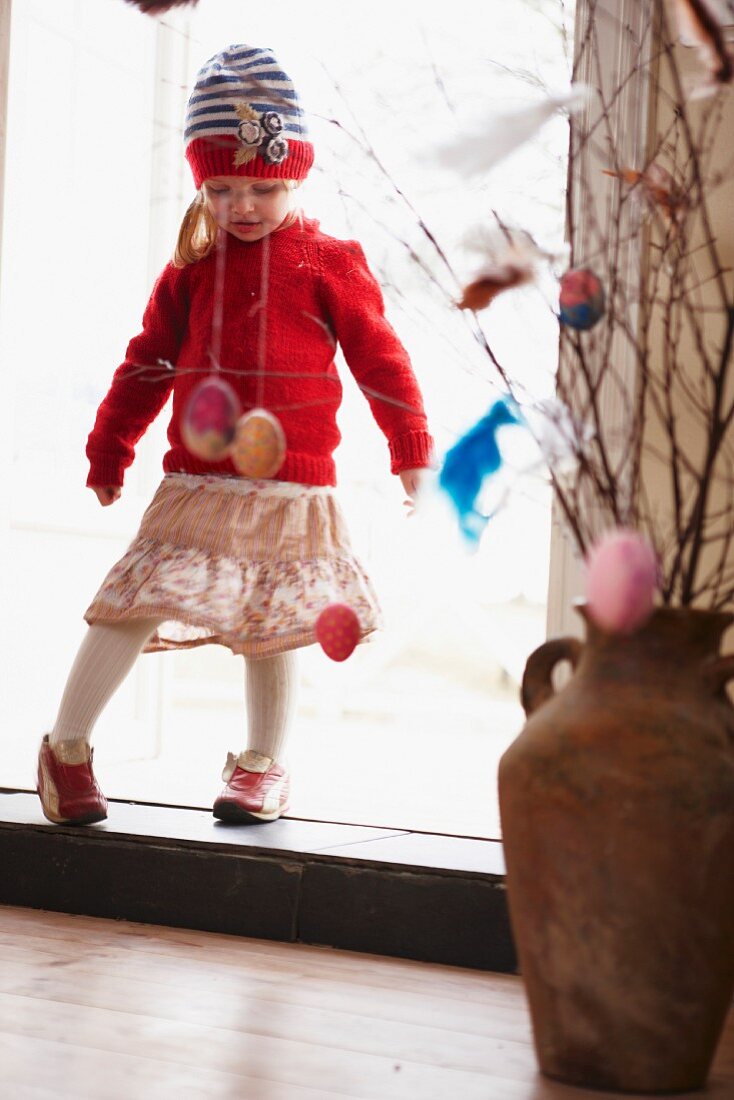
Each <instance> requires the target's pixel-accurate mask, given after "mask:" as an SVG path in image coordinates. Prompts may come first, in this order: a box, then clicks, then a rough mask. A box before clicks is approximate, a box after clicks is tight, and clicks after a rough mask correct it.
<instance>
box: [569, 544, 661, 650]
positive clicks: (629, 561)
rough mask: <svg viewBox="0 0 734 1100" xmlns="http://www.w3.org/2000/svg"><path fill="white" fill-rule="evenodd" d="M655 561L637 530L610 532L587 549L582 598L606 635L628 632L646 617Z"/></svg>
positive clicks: (655, 576) (652, 591)
mask: <svg viewBox="0 0 734 1100" xmlns="http://www.w3.org/2000/svg"><path fill="white" fill-rule="evenodd" d="M657 582H658V563H657V558H656V556H655V551H654V550H653V548H652V546H651V545H650V543H649V542H648V541H647V539H646V538H644V537H643V536H642V535H640V534H638V533H637V531H623V530H619V531H612V532H610V533H609V534H606V535H604V536H603V537H602V538H601V539H600V540H599V541H598V542H597V543H596V544H595V545H594V546H593V547H592V548H591V550H590V551H589V555H588V558H587V573H586V599H587V607H588V612H589V615H590V617H591V618H592V619H593V621H594V622H595V623H596V624H597V626H600V627H601V629H602V630H606V631H608V632H609V633H610V634H632V633H633V632H634V631H635V630H637V629H639V627H641V626H642V625H643V624H644V623H645V622H646V621H647V619H648V618H649V617H650V615H651V614H652V610H653V605H654V600H655V591H656V589H657Z"/></svg>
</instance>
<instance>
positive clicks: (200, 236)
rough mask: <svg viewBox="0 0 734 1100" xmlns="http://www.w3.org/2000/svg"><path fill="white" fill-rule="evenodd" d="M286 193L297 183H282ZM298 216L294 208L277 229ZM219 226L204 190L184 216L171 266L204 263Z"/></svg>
mask: <svg viewBox="0 0 734 1100" xmlns="http://www.w3.org/2000/svg"><path fill="white" fill-rule="evenodd" d="M283 182H284V183H285V185H286V187H287V188H288V190H289V191H295V189H296V188H297V187H298V186H299V184H300V182H301V181H300V180H284V181H283ZM298 217H299V211H298V210H296V209H295V208H294V209H292V210H289V212H288V213H287V214H286V216H285V218H284V220H283V221H282V223H281V224H280V225H279V226H278V229H276V230H274V232H276V233H277V232H278V230H281V229H287V228H288V226H289V225H293V223H294V221H296V220H297V218H298ZM217 231H218V226H217V223H216V221H215V220H214V216H213V215H212V213H211V211H210V210H209V207H208V206H207V204H206V198H205V197H204V191H203V189H202V190H200V191H198V192H197V195H196V198H195V199H194V201H193V202H192V203H191V204H190V205H189V208H188V210H187V211H186V213H185V214H184V216H183V221H182V222H181V228H180V229H179V231H178V240H177V241H176V247H175V249H174V251H173V266H174V267H186V265H187V264H195V263H197V262H198V261H199V260H203V259H204V257H205V256H208V255H209V253H210V252H211V251H212V249H213V248H214V245H215V244H216V241H217Z"/></svg>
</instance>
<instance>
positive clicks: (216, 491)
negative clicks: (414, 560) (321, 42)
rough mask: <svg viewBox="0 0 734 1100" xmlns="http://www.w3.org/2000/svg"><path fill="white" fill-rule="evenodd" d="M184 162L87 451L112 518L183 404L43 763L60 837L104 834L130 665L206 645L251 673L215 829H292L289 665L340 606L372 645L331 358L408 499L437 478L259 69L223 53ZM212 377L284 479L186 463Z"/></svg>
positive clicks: (413, 397)
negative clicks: (195, 401)
mask: <svg viewBox="0 0 734 1100" xmlns="http://www.w3.org/2000/svg"><path fill="white" fill-rule="evenodd" d="M185 146H186V158H187V160H188V162H189V165H190V167H191V170H192V172H193V176H194V181H195V184H196V187H197V189H198V194H197V197H196V199H195V200H194V202H193V203H192V204H191V206H190V207H189V209H188V211H187V212H186V215H185V217H184V220H183V224H182V226H181V230H180V233H179V239H178V244H177V247H176V252H175V255H174V258H173V261H172V263H169V264H168V266H167V267H166V268H165V270H164V271H163V273H162V275H161V276H160V278H159V279H158V281H157V283H156V284H155V287H154V288H153V293H152V295H151V298H150V301H149V302H148V306H147V309H146V311H145V315H144V317H143V331H142V332H141V333H140V335H139V336H136V337H135V338H134V339H133V340H132V341H131V342H130V344H129V346H128V349H127V354H126V357H125V361H124V363H123V364H122V366H120V367H119V369H118V370H117V371H116V372H115V375H114V377H113V380H112V385H111V387H110V390H109V392H108V394H107V396H106V397H105V399H104V400H103V402H102V404H101V405H100V407H99V410H98V413H97V418H96V422H95V425H94V429H93V431H92V433H91V435H90V436H89V441H88V444H87V456H88V458H89V462H90V472H89V477H88V479H87V485H88V486H89V487H90V488H91V489H92V490H93V491H94V492H95V493H96V495H97V497H98V499H99V501H100V504H102V505H103V506H106V505H109V504H112V503H113V502H114V501H116V500H117V499H118V498H119V496H120V493H121V489H122V484H123V478H124V472H125V470H126V469H127V467H128V466H129V465H130V464H131V462H132V461H133V457H134V448H135V444H136V443H137V442H138V440H139V439H140V437H141V436H142V434H143V432H144V431H145V430H146V428H147V427H148V426H149V424H150V423H151V422H152V421H153V419H154V418H155V417H156V415H157V414H158V413H159V412H160V411H161V409H162V408H163V406H164V404H165V403H166V400H167V398H168V396H169V394H170V393H171V391H173V415H172V417H171V423H170V425H169V428H168V441H169V444H170V448H169V450H168V451H167V453H166V455H165V457H164V459H163V468H164V471H165V476H164V479H163V482H162V483H161V485H160V486H159V488H158V491H157V492H156V494H155V496H154V498H153V500H152V502H151V504H150V505H149V507H148V509H147V511H146V512H145V515H144V516H143V520H142V523H141V526H140V530H139V532H138V534H137V536H136V538H135V539H134V541H133V542H132V544H131V546H130V547H129V549H128V551H127V552H126V554H125V555H124V557H123V558H122V559H121V560H120V561H119V562H118V563H117V565H115V566H114V568H113V569H112V570H111V572H110V573H109V574H108V576H107V577H106V579H105V581H104V583H103V584H102V587H101V588H100V590H99V592H98V593H97V595H96V596H95V598H94V600H93V601H92V604H91V606H90V607H89V608H88V610H87V612H86V614H85V619H86V621H87V622H88V623H89V630H88V632H87V635H86V637H85V639H84V641H83V642H82V645H81V648H80V650H79V653H78V656H77V658H76V661H75V663H74V666H73V668H72V670H71V673H70V676H69V680H68V683H67V685H66V689H65V692H64V696H63V699H62V702H61V707H60V709H59V713H58V716H57V719H56V724H55V725H54V728H53V730H52V731H51V733H50V734H47V735H46V736H45V737H44V739H43V743H42V745H41V749H40V753H39V762H38V793H39V795H40V798H41V803H42V806H43V812H44V814H45V815H46V817H47V818H48V819H49V820H50V821H53V822H58V823H65V824H88V823H91V822H95V821H101V820H103V819H104V818H105V817H106V816H107V802H106V800H105V798H104V795H103V794H102V792H101V791H100V789H99V786H98V785H97V782H96V780H95V777H94V773H93V770H92V750H91V748H90V741H91V734H92V729H93V726H94V723H95V721H96V719H97V718H98V716H99V714H100V713H101V711H102V709H103V708H104V706H105V705H106V703H107V702H108V700H109V699H110V697H111V696H112V694H113V693H114V692H115V690H116V689H117V687H118V686H119V685H120V684H121V682H122V680H123V679H124V677H125V676H126V675H127V673H128V672H129V671H130V669H131V667H132V665H133V664H134V662H135V660H136V658H137V656H138V654H139V653H140V652H141V650H143V649H145V650H146V651H147V652H155V651H160V650H165V649H172V648H183V647H190V646H196V645H203V644H205V643H207V642H215V643H219V644H221V645H225V646H228V647H229V648H230V649H231V650H232V652H234V653H240V654H242V655H243V656H244V659H245V666H246V696H247V736H248V743H247V748H246V749H245V750H244V751H243V752H241V753H240V754H239V755H238V756H237V757H235V756H234V755H232V754H230V757H229V759H228V763H227V765H226V767H225V771H224V774H223V779H224V780H225V784H226V785H225V787H224V790H223V791H222V793H221V794H220V796H219V797H218V798H217V800H216V801H215V803H214V814H215V816H216V817H217V818H219V819H221V820H224V821H273V820H275V819H276V818H278V817H279V816H280V815H281V814H282V813H283V812H284V811H285V810H286V809H287V808H288V788H289V777H288V773H287V772H286V770H285V768H284V767H283V763H282V753H283V746H284V743H285V740H286V736H287V734H288V730H289V726H290V723H291V718H292V715H293V710H294V703H295V694H296V665H295V655H294V650H295V649H297V648H298V647H299V646H305V645H310V644H312V643H313V642H314V641H315V633H314V629H315V624H316V620H317V618H318V616H319V614H320V612H321V611H322V610H323V609H324V608H325V607H326V606H328V605H329V604H331V603H334V602H339V603H344V604H347V605H348V606H349V607H351V608H352V610H353V611H354V612H355V613H356V615H357V617H358V619H359V627H360V635H361V637H362V638H364V637H365V636H366V635H368V634H370V633H371V632H372V631H373V630H374V629H375V627H376V626H377V625H378V617H379V610H378V606H377V601H376V599H375V596H374V593H373V591H372V587H371V585H370V582H369V579H368V577H367V576H366V574H365V572H364V570H363V568H362V567H361V565H360V564H359V562H358V561H357V559H356V558H355V557H354V555H353V553H352V550H351V547H350V544H349V537H348V534H347V532H346V529H345V525H344V521H343V518H342V515H341V512H340V510H339V506H338V504H337V502H336V499H335V497H334V494H333V492H332V488H331V487H332V486H334V485H335V483H336V477H335V467H334V461H333V458H332V454H333V451H334V449H335V448H336V446H337V444H338V442H339V439H340V435H339V431H338V428H337V425H336V412H337V409H338V407H339V403H340V400H341V392H342V390H341V384H340V382H339V378H338V375H337V372H336V368H335V366H334V351H335V347H336V342H337V341H338V342H339V344H341V347H342V349H343V352H344V355H345V357H346V360H347V362H348V364H349V367H350V370H351V371H352V373H353V375H354V377H355V378H356V380H357V382H358V384H359V385H360V387H361V388H362V390H363V392H364V393H365V395H366V397H367V400H368V401H369V404H370V407H371V410H372V414H373V416H374V418H375V420H376V421H377V423H378V425H379V427H380V428H381V429H382V431H383V432H384V434H385V436H386V437H387V441H388V447H389V451H390V461H391V470H392V472H393V473H395V474H398V475H399V476H400V478H401V481H402V483H403V486H404V488H405V490H406V492H407V494H408V496H409V497H412V496H413V495H414V494H415V492H416V490H417V488H418V485H419V481H420V476H421V472H422V470H423V469H424V468H425V467H426V466H427V465H428V464H429V462H430V458H431V449H432V441H431V437H430V435H429V434H428V430H427V424H426V418H425V414H424V412H423V404H422V400H421V395H420V391H419V389H418V386H417V383H416V380H415V377H414V375H413V372H412V369H411V366H410V362H409V359H408V356H407V354H406V352H405V350H404V348H403V347H402V345H401V344H400V342H399V341H398V339H397V337H396V335H395V333H394V331H393V329H392V328H391V327H390V325H389V323H388V322H387V320H386V319H385V316H384V306H383V301H382V296H381V293H380V289H379V287H378V285H377V283H376V281H375V279H374V278H373V277H372V275H371V274H370V272H369V270H368V268H367V266H366V263H365V258H364V254H363V252H362V249H361V248H360V246H359V245H358V244H356V243H355V242H353V241H339V240H335V239H334V238H332V237H328V236H326V235H325V234H324V233H322V232H321V231H320V230H319V227H318V223H317V222H315V221H311V220H308V219H304V218H300V217H299V216H297V214H296V213H295V211H294V208H293V197H294V188H295V187H296V186H297V184H298V183H299V182H300V181H301V180H303V179H304V178H305V177H306V175H307V173H308V170H309V168H310V167H311V164H312V162H313V146H312V145H311V143H310V142H309V140H308V134H307V130H306V126H305V123H304V117H303V112H302V110H301V108H300V105H299V100H298V96H297V94H296V91H295V89H294V87H293V85H292V83H291V81H290V80H289V78H288V77H287V75H286V74H285V73H284V72H283V71H282V69H280V67H279V65H278V63H277V61H276V59H275V57H274V55H273V53H272V52H271V51H270V50H267V49H258V48H253V47H250V46H242V45H240V46H231V47H229V49H226V50H223V51H222V52H221V53H219V54H217V55H216V56H215V57H213V58H212V59H211V60H210V61H209V62H208V63H207V64H206V65H205V66H204V67H203V68H202V69H201V71H200V72H199V74H198V76H197V80H196V85H195V87H194V90H193V93H192V95H191V98H190V100H189V104H188V109H187V115H186V127H185ZM213 372H215V373H216V376H217V377H218V378H220V379H222V380H224V381H226V382H228V383H229V385H230V386H231V387H233V389H234V391H235V392H236V394H237V397H238V398H239V402H240V403H241V407H242V411H243V412H247V411H248V410H252V409H253V408H254V407H256V406H257V407H264V408H265V409H266V410H267V411H268V412H269V413H271V414H273V415H274V416H275V417H277V419H278V420H279V422H280V425H281V427H282V429H283V432H284V434H285V444H286V449H285V456H284V458H283V461H282V464H281V465H280V467H279V469H278V470H277V474H276V476H275V477H274V478H272V479H270V480H264V479H251V478H248V477H243V476H241V475H239V474H238V470H237V468H236V467H235V465H233V463H232V461H231V459H230V458H229V457H223V458H219V459H217V460H216V461H214V460H212V461H209V460H206V459H203V458H201V457H197V456H196V454H195V453H193V452H194V450H195V448H191V449H187V447H186V446H185V445H184V442H183V441H182V429H183V438H185V439H186V440H187V442H188V441H189V440H188V438H187V436H186V430H185V428H186V424H185V420H186V410H187V406H188V403H189V400H190V398H191V395H192V392H194V391H195V390H196V387H197V386H198V385H200V383H201V382H202V379H204V378H207V377H212V373H213Z"/></svg>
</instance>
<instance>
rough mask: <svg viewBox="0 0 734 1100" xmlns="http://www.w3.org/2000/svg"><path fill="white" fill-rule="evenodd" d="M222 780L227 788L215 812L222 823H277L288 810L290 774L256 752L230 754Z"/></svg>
mask: <svg viewBox="0 0 734 1100" xmlns="http://www.w3.org/2000/svg"><path fill="white" fill-rule="evenodd" d="M222 779H223V780H224V782H225V783H226V784H227V785H226V787H225V788H224V790H223V791H222V793H221V794H220V796H219V798H218V799H217V800H216V802H215V803H214V811H213V812H214V816H215V817H218V818H219V820H220V821H276V820H277V818H279V817H280V815H281V814H283V813H285V811H286V810H287V809H288V794H289V791H290V776H289V775H288V772H287V771H286V770H285V768H284V767H283V766H282V765H281V764H276V763H275V761H274V760H271V758H270V757H269V756H263V755H262V753H259V752H255V750H254V749H247V750H246V751H245V752H242V753H240V755H239V756H235V755H234V753H231V752H230V753H229V754H228V755H227V763H226V764H225V765H224V771H223V772H222Z"/></svg>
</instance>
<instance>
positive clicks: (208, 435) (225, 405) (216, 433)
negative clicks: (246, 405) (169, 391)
mask: <svg viewBox="0 0 734 1100" xmlns="http://www.w3.org/2000/svg"><path fill="white" fill-rule="evenodd" d="M240 412H241V408H240V403H239V400H238V398H237V394H236V393H235V392H234V390H233V389H232V387H231V386H230V384H229V382H225V381H224V379H223V378H217V377H212V378H205V379H204V381H203V382H200V383H199V385H198V386H197V387H196V389H195V390H194V392H193V393H192V394H191V397H190V398H189V401H188V404H187V405H186V408H185V409H184V412H183V416H182V418H181V439H182V440H183V444H184V447H186V450H187V451H190V452H191V454H192V455H195V457H196V458H201V459H204V461H205V462H221V460H222V459H223V458H225V457H226V455H227V452H228V451H229V448H230V446H231V445H232V440H233V439H234V435H235V428H236V426H237V419H238V417H239V415H240Z"/></svg>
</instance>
